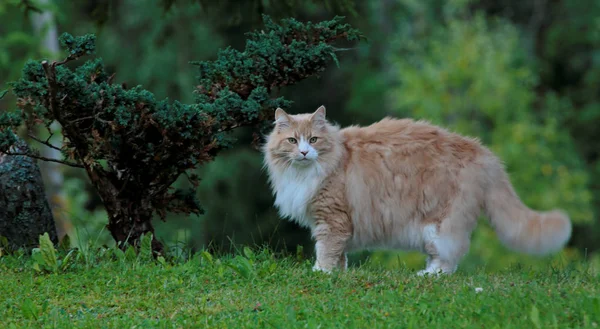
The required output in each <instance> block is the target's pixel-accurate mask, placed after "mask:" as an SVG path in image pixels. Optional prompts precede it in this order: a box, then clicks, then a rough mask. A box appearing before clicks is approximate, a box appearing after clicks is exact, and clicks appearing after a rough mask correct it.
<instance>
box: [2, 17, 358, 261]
mask: <svg viewBox="0 0 600 329" xmlns="http://www.w3.org/2000/svg"><path fill="white" fill-rule="evenodd" d="M248 36H249V40H248V42H247V44H246V49H245V50H244V51H243V52H240V51H237V50H234V49H231V48H227V49H225V50H223V51H221V52H220V53H219V56H218V58H217V59H216V60H215V61H213V62H198V63H196V65H198V66H199V68H200V76H199V79H198V80H199V81H198V86H197V88H196V93H197V96H196V104H194V105H185V104H182V103H180V102H178V101H175V102H174V103H172V104H169V103H168V102H167V101H156V100H155V98H154V95H153V94H151V93H150V92H148V91H146V90H143V89H141V87H139V86H138V87H135V88H133V89H127V88H126V87H125V86H124V85H121V84H114V83H113V81H112V80H113V77H114V75H109V74H108V73H107V72H106V71H105V69H104V67H103V64H102V61H101V60H99V59H96V60H91V61H88V62H86V63H84V65H82V66H80V67H78V68H77V69H76V70H75V71H73V70H71V69H69V68H68V67H66V66H65V65H64V64H67V63H68V62H70V61H73V60H76V59H78V58H79V57H81V56H83V55H86V54H91V53H94V52H95V37H94V36H93V35H86V36H84V37H78V38H74V37H72V36H71V35H69V34H63V36H61V43H62V44H63V46H65V47H66V48H68V50H69V56H68V57H67V58H66V59H65V60H63V61H60V62H52V63H49V62H47V61H42V63H41V64H40V63H39V62H36V61H30V62H28V63H27V64H26V66H25V68H24V69H23V78H22V79H20V80H19V81H17V82H15V83H13V84H12V89H13V92H14V93H15V95H16V96H17V97H18V99H19V102H18V105H19V107H20V110H21V111H20V112H13V113H5V114H3V115H2V116H1V117H0V126H1V127H2V130H1V133H2V135H1V137H2V138H1V141H2V144H1V145H0V146H1V147H2V150H3V151H5V152H7V154H13V153H11V152H9V150H8V149H9V147H10V146H11V145H12V143H13V142H14V141H15V140H16V137H15V135H14V132H15V131H16V129H17V128H18V127H20V125H21V123H22V122H25V124H26V127H27V128H28V129H31V128H32V127H35V126H38V125H43V126H44V127H46V129H48V131H49V133H50V136H52V135H53V133H54V132H53V131H52V130H51V127H50V126H51V124H52V122H53V121H54V120H56V121H58V122H59V123H60V124H61V126H62V133H63V135H64V137H65V139H64V147H63V149H62V151H63V153H64V154H65V158H66V159H65V160H59V159H55V161H59V162H62V163H64V164H68V165H71V166H74V167H83V168H85V170H86V172H87V174H88V176H89V178H90V179H91V182H92V184H93V185H94V187H95V188H96V189H97V191H98V193H99V195H100V196H101V197H102V200H103V203H104V205H105V207H106V210H107V212H108V215H109V224H108V229H109V231H110V232H111V234H112V236H113V238H114V239H115V241H117V242H119V243H122V246H124V245H125V243H126V242H134V243H137V241H138V240H139V238H140V236H141V235H142V234H145V233H148V232H152V233H153V232H154V228H153V226H152V223H151V220H152V215H153V213H157V214H159V215H160V217H161V218H163V219H164V218H165V216H166V213H167V212H181V213H184V214H189V213H196V214H199V213H202V212H203V210H202V208H201V207H200V205H199V204H198V201H197V199H196V198H195V190H194V189H193V188H192V189H189V190H185V191H184V190H179V189H178V190H175V191H171V185H172V184H173V183H174V182H175V181H176V180H177V178H178V177H179V176H180V175H182V174H186V175H187V172H188V170H191V169H194V168H196V167H197V166H198V165H200V164H204V163H206V162H208V161H210V160H212V159H213V158H214V157H215V156H216V154H217V153H218V151H220V150H222V149H224V148H228V147H230V146H231V142H232V140H231V138H230V136H229V135H228V134H227V132H228V131H230V130H232V129H235V128H237V127H240V126H251V125H253V126H257V127H258V126H260V124H261V123H264V122H265V119H266V118H270V116H271V115H272V113H271V112H272V110H274V108H276V107H288V106H289V104H290V102H289V101H287V100H285V99H284V98H281V97H280V98H273V96H272V94H271V92H272V91H275V89H276V88H279V87H283V86H286V85H291V84H294V83H296V82H298V81H300V80H303V79H305V78H307V77H310V76H314V75H318V74H319V73H321V72H323V71H324V70H325V66H326V65H327V63H328V62H329V61H330V60H332V59H333V60H334V61H337V59H336V56H335V52H336V48H335V47H334V46H333V45H332V43H333V42H335V41H338V40H348V41H355V40H358V38H359V37H360V34H359V33H358V31H357V30H354V29H352V28H350V26H349V25H347V24H342V23H341V19H340V18H335V19H333V20H330V21H325V22H321V23H318V24H313V23H310V22H308V23H300V22H298V21H296V20H294V19H289V20H284V21H282V25H277V24H275V23H273V22H272V21H271V20H270V19H269V18H267V17H265V31H260V32H252V33H249V34H248ZM267 121H268V122H270V121H271V120H270V119H267ZM37 141H38V142H39V143H41V144H44V145H46V146H49V147H52V148H55V146H53V145H51V144H49V143H48V142H47V141H43V140H39V139H38V140H37ZM27 155H29V156H31V157H34V158H40V159H42V157H40V156H39V155H37V154H36V153H34V152H28V153H27ZM187 178H188V179H189V181H190V182H191V183H192V185H193V186H196V185H197V184H198V183H199V178H198V177H197V176H196V175H194V174H190V175H187ZM153 249H154V250H155V251H156V252H158V253H161V252H162V251H163V247H162V244H161V243H160V242H158V240H156V239H154V240H153Z"/></svg>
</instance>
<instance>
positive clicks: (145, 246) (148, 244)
mask: <svg viewBox="0 0 600 329" xmlns="http://www.w3.org/2000/svg"><path fill="white" fill-rule="evenodd" d="M140 258H141V259H142V260H146V261H148V260H151V259H152V233H151V232H149V233H147V234H142V236H141V237H140Z"/></svg>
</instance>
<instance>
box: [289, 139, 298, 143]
mask: <svg viewBox="0 0 600 329" xmlns="http://www.w3.org/2000/svg"><path fill="white" fill-rule="evenodd" d="M288 142H290V143H292V144H296V143H297V142H298V141H297V140H296V139H295V138H293V137H290V138H288Z"/></svg>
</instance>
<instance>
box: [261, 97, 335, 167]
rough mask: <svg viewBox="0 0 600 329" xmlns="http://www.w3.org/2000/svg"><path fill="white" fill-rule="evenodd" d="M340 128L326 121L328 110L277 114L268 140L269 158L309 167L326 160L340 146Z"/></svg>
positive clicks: (280, 110)
mask: <svg viewBox="0 0 600 329" xmlns="http://www.w3.org/2000/svg"><path fill="white" fill-rule="evenodd" d="M337 132H338V127H337V126H334V125H332V124H330V123H329V122H327V119H326V117H325V107H324V106H321V107H319V108H318V109H317V110H316V111H315V112H314V113H305V114H296V115H291V114H287V113H286V112H285V111H284V110H282V109H280V108H278V109H277V110H276V111H275V128H274V129H273V131H272V132H271V134H270V135H269V136H268V138H267V144H266V145H265V152H266V153H267V159H268V160H270V161H273V162H275V163H277V164H281V165H292V166H298V167H302V166H310V165H312V164H315V163H317V162H321V161H327V160H328V155H329V153H331V152H332V151H333V150H334V149H335V148H336V146H337V145H336V144H339V138H338V136H337Z"/></svg>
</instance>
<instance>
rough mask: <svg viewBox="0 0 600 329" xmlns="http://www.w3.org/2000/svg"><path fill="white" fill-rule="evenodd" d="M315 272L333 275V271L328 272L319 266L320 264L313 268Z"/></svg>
mask: <svg viewBox="0 0 600 329" xmlns="http://www.w3.org/2000/svg"><path fill="white" fill-rule="evenodd" d="M312 270H313V272H324V273H331V270H328V269H326V268H323V267H321V266H319V264H318V263H315V265H314V266H313V268H312Z"/></svg>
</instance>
